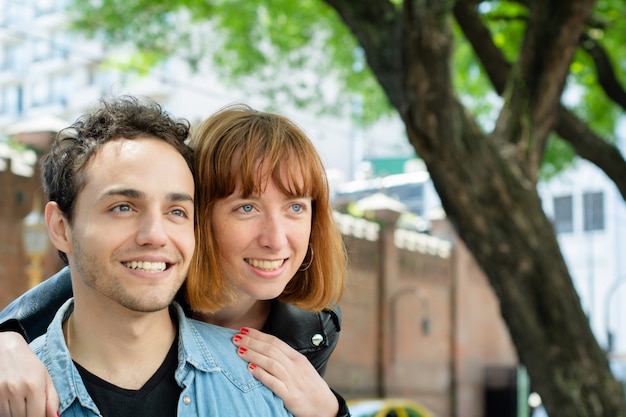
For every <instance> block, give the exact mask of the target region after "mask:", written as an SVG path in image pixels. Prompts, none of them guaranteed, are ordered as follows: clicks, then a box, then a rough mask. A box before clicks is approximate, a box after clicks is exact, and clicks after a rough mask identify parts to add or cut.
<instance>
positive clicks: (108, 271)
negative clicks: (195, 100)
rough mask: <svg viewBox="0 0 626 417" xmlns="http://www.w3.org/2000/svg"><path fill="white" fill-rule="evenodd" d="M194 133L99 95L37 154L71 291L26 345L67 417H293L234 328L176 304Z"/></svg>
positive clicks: (188, 249) (188, 228)
mask: <svg viewBox="0 0 626 417" xmlns="http://www.w3.org/2000/svg"><path fill="white" fill-rule="evenodd" d="M188 129H189V127H188V124H187V123H186V122H182V121H176V120H173V119H171V118H170V117H169V116H168V115H167V113H165V112H164V111H163V110H162V109H161V107H160V106H159V105H157V104H155V103H141V102H139V101H138V100H137V99H134V98H132V97H123V98H120V99H116V100H111V101H103V102H102V105H101V106H100V107H99V108H97V109H95V111H93V112H92V113H88V114H86V115H84V116H83V117H82V118H80V119H79V120H78V121H77V122H76V123H74V124H73V125H72V126H71V127H70V128H68V129H66V130H64V131H62V132H60V133H59V135H58V137H57V139H56V141H55V142H54V144H53V146H52V149H51V151H50V153H49V154H48V155H47V156H46V158H45V160H44V162H43V169H42V173H43V180H44V190H45V192H46V194H47V195H48V198H49V202H48V204H47V205H46V209H45V218H46V224H47V226H48V231H49V236H50V240H51V242H52V243H53V244H54V246H55V247H56V248H57V249H58V250H59V253H60V254H61V256H62V258H63V259H64V260H66V262H67V263H68V265H69V267H70V271H71V275H72V288H73V292H74V298H73V299H71V300H69V301H68V302H66V303H65V304H64V305H63V307H61V309H60V310H59V311H58V313H57V315H56V317H55V319H54V321H53V322H52V324H51V325H50V327H49V328H48V332H47V333H46V334H45V335H43V336H41V337H39V338H37V339H36V340H34V341H33V342H32V343H31V347H32V349H33V350H34V352H35V353H36V354H37V356H38V357H39V358H41V359H42V361H43V362H44V363H45V364H46V367H47V368H48V370H49V372H50V374H51V375H52V379H53V382H54V385H55V387H56V389H57V392H58V394H59V399H60V409H59V411H60V413H61V415H68V416H74V415H86V416H92V415H93V416H100V415H102V416H105V417H106V416H144V415H145V416H155V415H163V416H175V415H179V416H185V415H189V416H192V415H193V416H203V415H206V416H208V415H210V416H216V415H224V416H226V415H228V416H233V415H235V416H236V415H255V416H280V415H290V414H288V412H287V411H286V410H285V408H284V406H283V403H282V401H281V400H280V399H279V398H278V397H276V396H274V395H273V393H272V392H271V391H270V390H269V389H267V388H265V387H264V386H263V385H262V384H261V383H260V382H258V381H257V380H255V379H254V377H253V376H252V375H251V373H250V372H249V371H248V370H247V369H246V366H245V363H243V361H242V360H241V359H240V358H239V357H238V355H237V353H236V350H235V348H233V346H232V344H231V340H230V339H231V337H232V335H233V334H234V333H235V332H233V331H231V330H227V329H223V328H219V327H215V326H211V325H208V324H205V323H200V322H197V321H194V320H190V319H187V318H185V315H184V313H183V311H182V309H181V308H180V306H178V305H177V304H176V303H173V299H174V296H175V294H176V293H177V291H178V290H179V288H180V286H181V285H182V283H183V281H184V279H185V276H186V274H187V270H188V267H189V263H190V260H191V257H192V255H193V250H194V243H195V242H194V231H193V228H194V177H193V174H192V169H193V168H192V167H193V164H192V161H191V158H192V152H191V150H190V148H188V147H187V145H186V144H185V140H186V139H187V136H188Z"/></svg>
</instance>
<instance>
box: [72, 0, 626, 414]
mask: <svg viewBox="0 0 626 417" xmlns="http://www.w3.org/2000/svg"><path fill="white" fill-rule="evenodd" d="M76 1H77V3H84V2H78V0H76ZM172 3H175V4H173V5H172ZM323 3H325V4H323ZM323 3H322V2H318V1H314V0H301V1H297V2H296V1H289V0H267V1H252V0H243V1H236V0H230V1H228V0H222V1H212V2H209V1H204V0H197V1H194V0H179V1H178V2H170V1H164V0H127V1H120V0H102V3H101V4H98V6H97V12H95V11H94V10H89V6H87V5H86V4H82V5H81V7H80V9H81V10H82V12H81V16H82V17H81V19H78V20H79V21H82V24H83V28H85V27H87V28H92V29H93V28H97V30H100V29H104V32H103V33H106V35H107V36H108V37H109V38H110V39H113V40H117V41H124V40H125V39H132V41H133V42H134V43H135V44H136V45H137V46H138V48H139V50H142V51H143V52H144V55H143V57H144V58H148V61H147V62H149V63H152V62H157V61H158V60H160V59H162V58H163V57H165V56H169V55H171V54H179V55H183V56H185V57H186V58H187V59H189V60H190V61H191V62H192V63H195V64H198V63H199V62H200V57H202V56H203V54H204V53H206V50H204V49H202V48H198V43H197V42H192V41H193V40H194V39H195V40H196V41H197V40H198V39H206V38H203V36H207V34H209V33H212V32H215V31H217V32H219V31H224V30H227V29H228V28H230V29H231V30H230V31H228V32H224V33H222V35H221V36H220V37H219V38H220V39H222V40H223V42H222V43H220V44H218V45H217V48H215V49H214V50H213V51H211V52H212V53H214V54H216V55H215V57H216V62H218V63H221V64H226V63H228V68H229V70H231V71H234V73H236V74H237V75H239V76H242V75H245V74H250V73H255V72H256V73H257V74H260V75H263V74H265V79H269V80H271V79H272V77H270V76H269V75H268V74H270V73H267V72H264V71H261V70H260V69H262V68H267V67H268V66H271V65H277V66H278V67H280V66H292V65H293V66H297V65H303V64H306V65H310V66H311V67H314V66H315V67H316V69H318V70H319V69H320V68H322V65H326V64H320V63H317V62H316V60H317V59H319V58H321V57H324V56H325V57H331V58H332V60H334V61H335V63H337V62H339V63H340V64H341V65H338V66H334V67H332V70H331V67H325V68H323V69H325V70H327V71H328V73H332V74H334V75H336V77H337V79H339V80H343V81H345V82H346V84H348V85H352V86H355V85H357V84H359V85H361V86H362V85H365V86H366V87H367V88H366V89H365V91H364V92H362V93H363V95H364V97H365V100H366V101H367V103H369V105H367V106H366V108H367V109H374V110H373V111H372V113H375V114H379V113H380V111H381V109H383V107H384V106H380V105H378V106H375V105H373V104H372V103H380V101H378V100H376V99H375V97H376V96H377V94H379V93H380V91H382V92H384V95H385V97H386V98H387V100H388V101H387V103H388V104H389V105H390V106H391V107H392V108H393V109H395V111H397V112H398V114H399V115H400V117H401V119H402V120H403V122H404V124H405V126H406V132H407V136H408V139H409V141H410V143H411V144H412V145H413V147H414V148H415V151H416V152H417V154H418V155H419V156H420V157H421V158H423V160H424V162H425V163H426V166H427V167H428V170H429V172H430V175H431V178H432V180H433V182H434V184H435V187H436V189H437V191H438V193H439V196H440V198H441V201H442V204H443V207H444V209H445V211H446V213H447V215H448V217H449V219H450V221H451V222H452V223H453V225H454V226H455V228H456V230H457V231H458V233H459V236H460V237H461V238H462V239H463V241H464V242H465V243H466V245H467V247H468V248H469V250H470V251H471V252H472V253H473V255H474V256H475V258H476V259H477V261H478V263H479V264H480V266H481V267H482V268H483V270H484V271H485V272H486V274H487V276H488V278H489V280H490V283H491V285H492V286H493V288H494V290H495V292H496V294H497V295H498V297H499V299H500V305H501V311H502V314H503V316H504V319H505V321H506V323H507V326H508V328H509V331H510V334H511V336H512V339H513V342H514V344H515V346H516V348H517V352H518V354H519V357H520V360H521V361H522V363H524V364H525V365H526V367H527V369H528V372H529V374H530V376H531V379H532V381H533V384H534V386H535V387H536V388H537V390H538V391H539V393H540V394H541V396H542V398H543V401H544V404H545V407H546V409H547V411H548V413H549V414H550V416H553V417H559V416H560V417H572V416H581V417H582V416H611V417H617V416H626V403H625V401H624V394H623V391H622V388H621V386H620V384H619V383H618V382H617V381H616V380H615V379H614V378H613V376H612V374H611V372H610V370H609V366H608V361H607V359H606V356H605V354H604V352H603V351H602V349H601V348H600V346H599V345H598V343H597V341H596V340H595V338H594V336H593V334H592V332H591V329H590V327H589V324H588V321H587V318H586V316H585V314H584V312H583V311H582V308H581V305H580V302H579V299H578V296H577V294H576V291H575V289H574V287H573V284H572V280H571V277H570V275H569V272H568V270H567V267H566V265H565V262H564V260H563V257H562V255H561V252H560V249H559V246H558V242H557V239H556V235H555V232H554V230H553V227H552V225H551V222H550V221H549V220H548V218H547V217H546V215H545V214H544V212H543V210H542V207H541V202H540V198H539V195H538V193H537V189H536V185H537V181H538V179H539V176H540V167H541V165H542V162H543V161H544V159H545V156H546V153H547V152H548V150H549V149H553V148H550V146H552V145H553V144H555V143H556V144H560V145H558V146H561V147H563V144H567V146H569V147H571V149H573V150H574V151H575V152H576V153H577V154H578V155H579V156H580V157H582V158H585V159H587V160H589V161H591V162H592V163H594V164H596V165H597V166H598V167H599V168H600V169H602V170H603V171H604V172H605V173H606V175H607V176H608V177H609V178H611V179H612V180H613V181H614V182H615V184H616V185H617V187H618V189H619V190H620V192H621V194H622V196H624V197H625V198H626V162H625V160H624V156H623V155H622V154H621V153H620V151H619V150H618V149H617V148H616V147H615V146H614V145H613V144H612V143H613V142H614V138H613V136H614V135H613V133H612V132H613V128H614V124H615V120H616V117H617V115H620V114H622V113H623V110H624V108H626V93H625V92H624V89H623V87H622V84H621V83H622V82H623V80H620V79H619V75H620V74H623V73H624V69H623V68H622V69H621V71H620V70H617V71H616V70H615V66H616V65H617V64H615V63H613V62H611V58H610V55H609V51H614V52H617V53H619V50H618V49H616V47H615V45H616V44H617V45H619V43H617V40H618V39H619V37H620V36H623V35H621V34H622V33H624V31H623V30H620V29H623V28H621V26H620V25H621V23H620V22H621V21H623V20H624V19H623V17H624V11H625V10H626V6H624V4H623V3H622V2H620V1H610V0H605V1H598V2H596V1H593V0H567V1H566V0H519V1H509V2H506V1H479V0H457V1H452V0H405V1H400V0H396V1H394V0H359V1H353V0H325V1H324V2H323ZM328 6H329V7H328ZM296 16H297V17H296ZM620 16H621V18H620ZM337 17H339V19H337ZM281 19H283V20H284V21H281ZM187 21H191V22H208V23H206V24H203V25H199V26H196V28H201V29H194V30H197V31H195V32H194V31H181V30H180V29H181V27H189V26H181V22H187ZM341 22H343V24H340V23H341ZM233 28H236V30H234V29H233ZM348 30H349V31H348ZM281 31H282V32H281ZM350 33H351V34H352V35H353V38H350ZM225 34H226V37H224V35H225ZM505 35H506V36H505ZM503 36H504V38H503ZM338 39H341V41H340V42H338V41H337V40H338ZM346 39H350V40H349V41H346ZM354 39H355V40H356V43H357V44H358V45H359V46H360V48H362V51H363V52H364V56H365V59H366V63H367V68H365V70H364V71H352V70H351V69H350V68H351V67H350V66H351V65H352V64H353V58H352V54H351V53H346V50H347V51H350V48H353V46H354V45H355V44H354V43H353V42H354ZM455 39H456V42H457V43H456V44H455V43H454V42H455ZM503 39H504V41H503ZM621 40H623V38H622V39H621ZM173 41H175V43H173ZM185 41H189V43H188V45H189V47H187V48H179V49H178V50H174V49H172V46H171V45H177V47H179V46H180V45H182V42H185ZM194 45H195V46H194ZM311 45H313V46H314V47H316V48H317V50H320V51H321V52H323V53H321V52H320V55H319V56H315V57H314V59H313V58H311V57H310V56H307V54H303V53H301V52H300V53H298V51H302V48H303V47H306V48H309V49H306V48H305V50H308V51H309V52H310V51H311ZM455 45H456V48H457V49H455ZM463 45H471V50H472V54H471V59H469V60H468V61H466V62H467V63H468V65H471V67H468V68H467V70H468V71H469V70H470V69H473V70H477V71H478V72H480V74H481V75H482V76H485V77H486V79H487V80H488V83H489V84H483V86H486V85H489V87H490V89H491V91H492V92H495V93H496V94H497V95H498V96H499V97H501V103H500V104H499V105H498V106H499V107H498V106H496V107H495V109H497V116H496V117H494V118H493V125H492V126H491V127H490V128H486V127H485V126H486V124H485V123H479V121H478V120H480V119H479V116H480V114H478V113H477V112H476V111H477V108H478V106H476V107H474V108H473V107H472V106H474V105H476V103H477V102H478V103H479V102H480V100H479V99H480V97H478V96H472V95H471V91H470V89H469V88H467V89H466V90H465V91H462V90H461V89H460V88H461V87H463V86H461V85H460V84H459V82H458V81H459V75H458V74H457V75H456V78H455V75H454V74H453V72H452V68H453V67H454V66H455V64H458V61H455V59H460V58H459V55H458V53H459V51H460V50H461V48H462V47H463ZM622 46H623V43H622ZM314 55H315V54H314ZM278 58H281V59H278ZM471 62H474V64H472V63H471ZM269 64H271V65H269ZM622 65H624V64H623V63H622ZM342 68H343V69H342ZM346 68H347V69H348V70H346ZM368 75H373V76H374V78H375V80H376V81H377V83H378V85H379V86H380V88H381V89H380V90H378V89H377V86H376V85H372V84H371V83H370V84H368V83H367V80H368V78H367V76H368ZM566 82H572V83H575V84H576V86H577V87H578V88H581V91H583V93H582V94H584V100H580V101H579V102H578V103H577V104H578V106H577V107H572V108H568V107H567V106H566V105H565V104H564V103H563V102H562V93H563V91H564V88H565V86H566ZM465 87H469V85H466V86H465ZM272 88H275V89H276V90H275V91H278V90H280V91H282V92H290V93H291V94H293V96H294V97H293V98H295V99H298V100H301V101H302V102H305V101H307V100H305V99H304V98H303V97H304V96H305V95H306V94H305V93H317V91H313V90H310V89H309V90H307V89H306V88H301V89H298V88H296V89H295V90H294V89H293V86H291V88H289V89H282V90H281V89H280V87H279V86H276V85H272ZM303 90H307V91H304V92H303ZM294 91H295V93H294ZM468 91H469V93H468ZM299 93H303V95H302V96H298V94H299ZM468 94H469V97H472V98H474V99H475V102H474V103H473V104H472V103H468V102H467V100H465V99H466V97H467V95H468ZM310 96H311V95H310V94H309V97H310ZM592 100H593V101H592ZM329 101H330V100H327V102H326V103H328V102H329ZM590 102H592V103H593V104H594V106H595V107H593V106H588V103H590ZM585 106H587V108H586V109H585V108H584V107H585ZM581 109H582V110H584V111H579V110H581ZM598 109H601V110H598ZM492 110H493V108H492ZM577 112H578V113H577ZM606 114H608V115H609V117H608V118H607V117H604V116H602V115H606ZM585 115H587V116H593V117H590V118H588V119H587V120H584V119H583V116H585ZM372 117H373V116H372ZM603 117H604V119H603Z"/></svg>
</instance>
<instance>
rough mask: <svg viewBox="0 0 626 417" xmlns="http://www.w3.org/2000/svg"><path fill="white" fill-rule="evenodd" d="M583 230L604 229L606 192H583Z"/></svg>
mask: <svg viewBox="0 0 626 417" xmlns="http://www.w3.org/2000/svg"><path fill="white" fill-rule="evenodd" d="M583 230H585V231H591V230H604V194H603V193H602V192H601V191H600V192H594V193H584V194H583Z"/></svg>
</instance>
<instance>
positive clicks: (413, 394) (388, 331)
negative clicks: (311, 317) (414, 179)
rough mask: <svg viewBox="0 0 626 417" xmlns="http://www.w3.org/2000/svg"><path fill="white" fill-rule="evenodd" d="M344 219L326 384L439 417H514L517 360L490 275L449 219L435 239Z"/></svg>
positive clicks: (436, 228) (439, 224) (435, 226)
mask: <svg viewBox="0 0 626 417" xmlns="http://www.w3.org/2000/svg"><path fill="white" fill-rule="evenodd" d="M337 219H338V222H339V225H340V227H341V230H342V233H343V235H344V238H345V242H346V246H347V249H348V253H349V254H350V263H349V273H348V276H347V288H346V293H345V295H344V299H343V300H342V302H341V308H342V312H343V326H342V329H341V338H340V341H339V345H338V346H337V349H336V350H335V352H334V353H333V356H332V357H331V359H330V362H329V366H328V369H327V371H326V380H327V381H328V382H329V384H330V386H332V387H333V388H334V389H336V390H337V391H338V392H341V393H342V394H343V395H344V396H346V397H347V398H349V399H358V398H371V397H404V398H411V399H413V400H416V401H418V402H420V403H421V404H423V405H425V406H426V407H428V408H429V409H431V410H433V411H434V412H435V413H436V415H438V416H450V417H452V416H454V417H514V416H517V401H518V398H520V399H521V401H524V402H525V401H527V393H524V394H522V395H519V396H518V386H517V378H516V375H517V369H518V367H517V365H518V362H517V357H516V354H515V349H514V347H513V344H512V342H511V339H510V336H509V333H508V330H507V328H506V325H505V323H504V320H503V318H502V316H501V313H500V308H499V301H498V299H497V297H496V295H495V293H494V292H493V290H492V288H491V285H490V284H489V282H488V280H487V278H486V276H485V275H484V273H483V272H482V270H481V269H480V268H479V267H478V265H477V264H476V262H475V260H474V258H473V257H472V256H471V254H470V253H469V251H468V250H467V248H466V247H465V245H463V243H462V242H461V241H460V240H458V239H457V238H456V235H455V233H454V231H453V229H452V228H451V226H450V225H449V224H448V222H447V221H445V220H444V219H430V220H431V221H430V223H431V230H430V234H424V233H417V232H414V231H408V230H402V229H395V227H394V226H393V225H391V227H390V229H389V230H387V233H390V235H388V236H390V238H388V239H385V237H384V236H385V229H386V228H388V226H380V225H379V224H378V223H375V222H372V221H367V220H365V219H359V218H354V217H352V216H349V215H341V214H337Z"/></svg>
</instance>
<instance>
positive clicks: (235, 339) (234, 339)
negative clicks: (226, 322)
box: [233, 334, 241, 342]
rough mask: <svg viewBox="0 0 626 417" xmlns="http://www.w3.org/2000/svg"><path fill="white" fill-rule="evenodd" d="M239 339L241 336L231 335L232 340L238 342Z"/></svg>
mask: <svg viewBox="0 0 626 417" xmlns="http://www.w3.org/2000/svg"><path fill="white" fill-rule="evenodd" d="M240 340H241V336H239V335H238V334H236V335H234V336H233V342H239V341H240Z"/></svg>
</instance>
